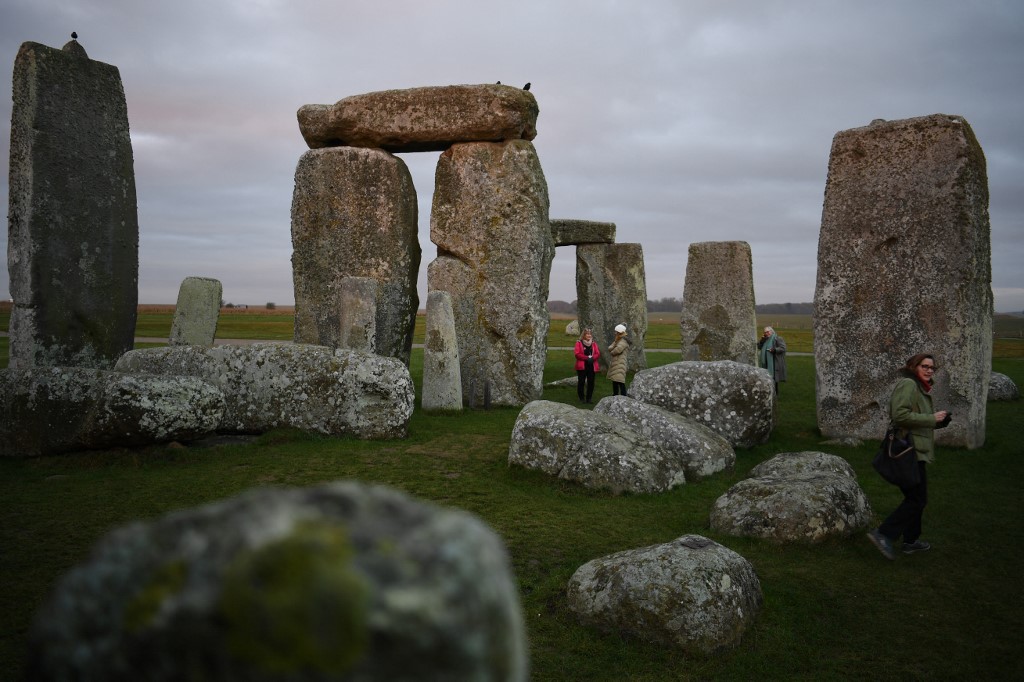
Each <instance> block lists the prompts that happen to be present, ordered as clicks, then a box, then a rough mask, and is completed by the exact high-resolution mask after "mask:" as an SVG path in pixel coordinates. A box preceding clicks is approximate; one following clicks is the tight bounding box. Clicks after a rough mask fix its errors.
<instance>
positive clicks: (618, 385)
mask: <svg viewBox="0 0 1024 682" xmlns="http://www.w3.org/2000/svg"><path fill="white" fill-rule="evenodd" d="M608 352H609V353H611V355H612V361H611V364H609V365H608V379H609V381H611V382H612V395H619V392H620V391H621V392H622V395H626V357H627V354H628V352H629V341H627V340H626V325H624V324H618V325H615V340H614V341H612V343H611V345H610V346H608Z"/></svg>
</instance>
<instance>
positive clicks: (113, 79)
mask: <svg viewBox="0 0 1024 682" xmlns="http://www.w3.org/2000/svg"><path fill="white" fill-rule="evenodd" d="M5 23H6V22H5ZM10 147H11V156H10V175H9V177H10V192H9V194H10V204H9V210H8V239H7V263H8V267H9V270H10V285H11V297H12V298H13V300H14V307H13V309H12V310H11V320H10V327H9V329H10V365H9V366H10V367H11V368H14V369H18V368H28V367H91V368H96V369H110V368H111V367H113V365H114V362H116V361H117V358H118V357H119V356H120V355H121V354H122V353H124V352H125V351H128V350H131V348H132V344H133V339H134V334H135V319H136V307H137V303H138V281H139V218H138V210H137V203H136V195H135V170H134V164H133V159H132V141H131V137H130V135H129V131H128V107H127V104H126V102H125V97H124V88H123V87H122V85H121V75H120V73H119V72H118V70H117V67H115V66H111V65H110V64H104V63H103V62H98V61H94V60H91V59H89V58H88V56H87V55H86V53H85V50H84V49H83V48H82V47H81V45H79V44H78V42H77V41H74V40H73V41H71V42H70V43H68V44H67V45H66V46H65V47H64V49H63V50H57V49H54V48H51V47H47V46H45V45H40V44H39V43H31V42H28V43H23V44H22V46H21V48H20V49H19V50H18V55H17V57H15V61H14V76H13V108H12V112H11V144H10Z"/></svg>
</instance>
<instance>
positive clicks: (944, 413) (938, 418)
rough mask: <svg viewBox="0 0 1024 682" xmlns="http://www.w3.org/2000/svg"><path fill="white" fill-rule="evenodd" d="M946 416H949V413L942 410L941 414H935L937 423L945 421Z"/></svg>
mask: <svg viewBox="0 0 1024 682" xmlns="http://www.w3.org/2000/svg"><path fill="white" fill-rule="evenodd" d="M946 414H948V413H947V412H946V411H945V410H942V411H940V412H936V413H935V423H936V424H938V423H939V422H941V421H942V420H944V419H945V418H946Z"/></svg>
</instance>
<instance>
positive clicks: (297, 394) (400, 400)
mask: <svg viewBox="0 0 1024 682" xmlns="http://www.w3.org/2000/svg"><path fill="white" fill-rule="evenodd" d="M117 370H118V371H120V372H131V373H136V372H143V373H147V374H159V375H165V376H166V375H172V376H192V377H197V378H199V379H203V380H204V381H207V382H209V383H211V384H213V385H214V386H216V387H218V388H219V389H220V390H221V392H222V393H223V394H224V400H225V405H224V417H223V419H222V420H221V422H220V424H219V426H218V430H220V431H237V432H240V433H262V432H264V431H269V430H270V429H274V428H277V427H282V426H289V427H294V428H297V429H303V430H306V431H316V432H319V433H326V434H330V435H335V436H337V435H353V436H356V437H357V438H363V439H375V440H385V439H392V438H404V437H405V436H406V433H407V428H408V424H409V417H410V416H412V411H413V401H414V392H413V383H412V379H411V378H410V376H409V370H408V368H407V367H406V366H405V365H404V364H402V362H401V361H400V360H397V359H396V358H388V357H383V356H380V355H372V354H370V353H363V352H360V351H352V350H344V349H338V350H332V349H330V348H325V347H323V346H309V345H305V344H297V345H286V344H275V343H258V344H252V345H246V346H233V345H223V346H216V347H214V348H203V347H200V346H172V347H167V348H146V349H142V350H134V351H131V352H130V353H126V354H125V355H124V356H122V357H121V359H120V360H119V361H118V363H117Z"/></svg>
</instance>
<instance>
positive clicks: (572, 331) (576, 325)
mask: <svg viewBox="0 0 1024 682" xmlns="http://www.w3.org/2000/svg"><path fill="white" fill-rule="evenodd" d="M565 335H566V336H573V337H575V338H577V339H578V338H579V337H580V321H579V320H573V321H572V322H570V323H569V324H567V325H565Z"/></svg>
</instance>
